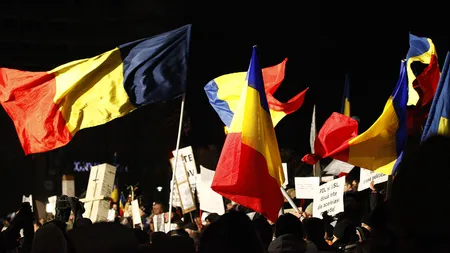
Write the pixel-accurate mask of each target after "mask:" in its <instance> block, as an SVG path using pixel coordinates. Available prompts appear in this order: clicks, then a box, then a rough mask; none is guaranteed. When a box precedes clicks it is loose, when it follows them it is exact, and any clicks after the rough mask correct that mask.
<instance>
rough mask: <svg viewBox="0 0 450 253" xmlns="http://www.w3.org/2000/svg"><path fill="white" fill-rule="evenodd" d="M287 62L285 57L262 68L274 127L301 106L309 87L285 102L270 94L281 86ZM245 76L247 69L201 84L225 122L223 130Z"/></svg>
mask: <svg viewBox="0 0 450 253" xmlns="http://www.w3.org/2000/svg"><path fill="white" fill-rule="evenodd" d="M286 62H287V58H286V59H284V61H283V62H281V63H280V64H278V65H275V66H272V67H268V68H264V69H263V70H262V73H263V80H264V87H265V93H266V97H267V102H268V104H269V109H270V115H271V117H272V122H273V125H274V126H276V125H277V124H278V122H280V121H281V120H282V119H283V118H284V117H285V116H286V115H288V114H291V113H293V112H295V111H297V110H298V109H299V108H300V107H301V106H302V105H303V101H304V100H305V95H306V91H307V90H308V88H307V89H305V90H304V91H302V92H300V93H299V94H297V95H296V96H294V97H293V98H291V99H290V100H289V101H287V102H286V103H282V102H280V101H279V100H277V99H276V98H275V97H274V96H273V94H274V93H275V92H276V91H277V89H278V88H279V87H280V85H281V82H282V81H283V80H284V72H285V69H286ZM246 75H247V73H246V72H237V73H231V74H226V75H222V76H220V77H217V78H214V79H213V80H211V81H210V82H208V83H207V84H206V85H205V87H204V89H205V92H206V96H207V97H208V100H209V103H210V104H211V106H212V107H213V109H214V110H215V111H216V112H217V114H218V115H219V117H220V119H221V120H222V122H223V123H224V124H225V127H226V128H225V131H226V132H227V131H228V128H229V127H230V125H231V120H232V119H233V116H234V114H235V113H236V110H237V105H238V104H239V99H240V96H241V94H242V90H243V89H245V87H246V85H247V83H246Z"/></svg>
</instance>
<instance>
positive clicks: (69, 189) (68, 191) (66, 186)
mask: <svg viewBox="0 0 450 253" xmlns="http://www.w3.org/2000/svg"><path fill="white" fill-rule="evenodd" d="M62 195H66V196H68V197H75V180H74V178H73V176H72V175H63V176H62Z"/></svg>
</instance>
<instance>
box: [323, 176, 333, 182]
mask: <svg viewBox="0 0 450 253" xmlns="http://www.w3.org/2000/svg"><path fill="white" fill-rule="evenodd" d="M333 180H334V176H323V177H321V178H320V181H322V182H325V183H326V182H330V181H333Z"/></svg>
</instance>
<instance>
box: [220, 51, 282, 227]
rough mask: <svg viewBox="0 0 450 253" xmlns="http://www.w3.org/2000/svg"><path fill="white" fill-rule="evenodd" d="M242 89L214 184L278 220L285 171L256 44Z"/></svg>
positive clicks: (242, 203)
mask: <svg viewBox="0 0 450 253" xmlns="http://www.w3.org/2000/svg"><path fill="white" fill-rule="evenodd" d="M241 92H242V93H241V94H240V96H239V98H240V100H239V103H238V105H237V106H236V110H235V113H234V116H233V118H232V122H231V124H230V128H229V133H228V135H227V137H226V139H225V143H224V146H223V149H222V153H221V155H220V159H219V162H218V165H217V168H216V173H215V175H214V179H213V182H212V185H211V188H212V189H213V190H214V191H215V192H217V193H219V194H220V195H222V196H224V197H226V198H228V199H231V200H232V201H234V202H236V203H238V204H241V205H243V206H245V207H248V208H250V209H252V210H253V211H256V212H258V213H261V214H262V215H264V216H266V217H267V218H268V219H269V220H271V221H276V219H277V218H278V212H279V211H280V208H281V206H282V205H283V202H284V198H283V195H282V193H281V190H280V187H281V185H282V183H283V182H284V173H283V168H282V164H281V158H280V152H279V149H278V143H277V139H276V136H275V130H274V128H273V124H272V119H271V117H270V110H269V104H268V101H267V98H266V92H265V89H264V82H263V76H262V71H261V68H260V66H259V63H258V58H257V55H256V47H254V48H253V54H252V58H251V61H250V66H249V70H248V76H247V86H246V87H245V88H244V89H242V90H241Z"/></svg>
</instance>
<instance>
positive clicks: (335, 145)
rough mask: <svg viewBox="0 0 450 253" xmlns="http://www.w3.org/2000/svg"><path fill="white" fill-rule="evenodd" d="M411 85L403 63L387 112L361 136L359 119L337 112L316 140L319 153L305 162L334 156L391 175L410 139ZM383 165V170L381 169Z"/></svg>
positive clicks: (309, 156) (308, 157)
mask: <svg viewBox="0 0 450 253" xmlns="http://www.w3.org/2000/svg"><path fill="white" fill-rule="evenodd" d="M407 100H408V84H407V81H406V64H405V62H402V64H401V68H400V77H399V79H398V82H397V85H396V87H395V89H394V92H393V93H392V95H391V96H390V97H389V99H388V101H387V103H386V105H385V107H384V110H383V113H382V114H381V116H380V117H379V118H378V120H377V121H376V122H375V123H374V124H373V125H372V126H371V127H370V128H369V129H368V130H367V131H365V132H364V133H362V134H360V135H357V133H358V123H357V122H356V120H354V119H352V118H350V117H347V116H344V115H342V114H339V113H334V114H333V115H331V117H330V118H329V119H328V120H327V121H326V122H325V124H324V125H323V127H322V129H321V130H320V131H319V135H318V136H317V138H316V141H315V145H314V146H315V154H314V155H306V156H305V157H303V159H302V160H303V161H304V162H307V163H309V164H315V163H316V162H317V160H318V159H322V158H326V157H331V158H334V159H337V160H341V161H343V162H347V163H349V164H352V165H354V166H359V167H361V168H365V169H369V170H376V171H377V172H380V173H385V174H391V173H392V170H393V165H394V164H395V161H396V159H397V157H398V156H399V155H400V154H401V152H402V151H403V149H404V147H405V142H406V137H407V134H406V108H407V106H406V103H407ZM379 168H383V169H379Z"/></svg>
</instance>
